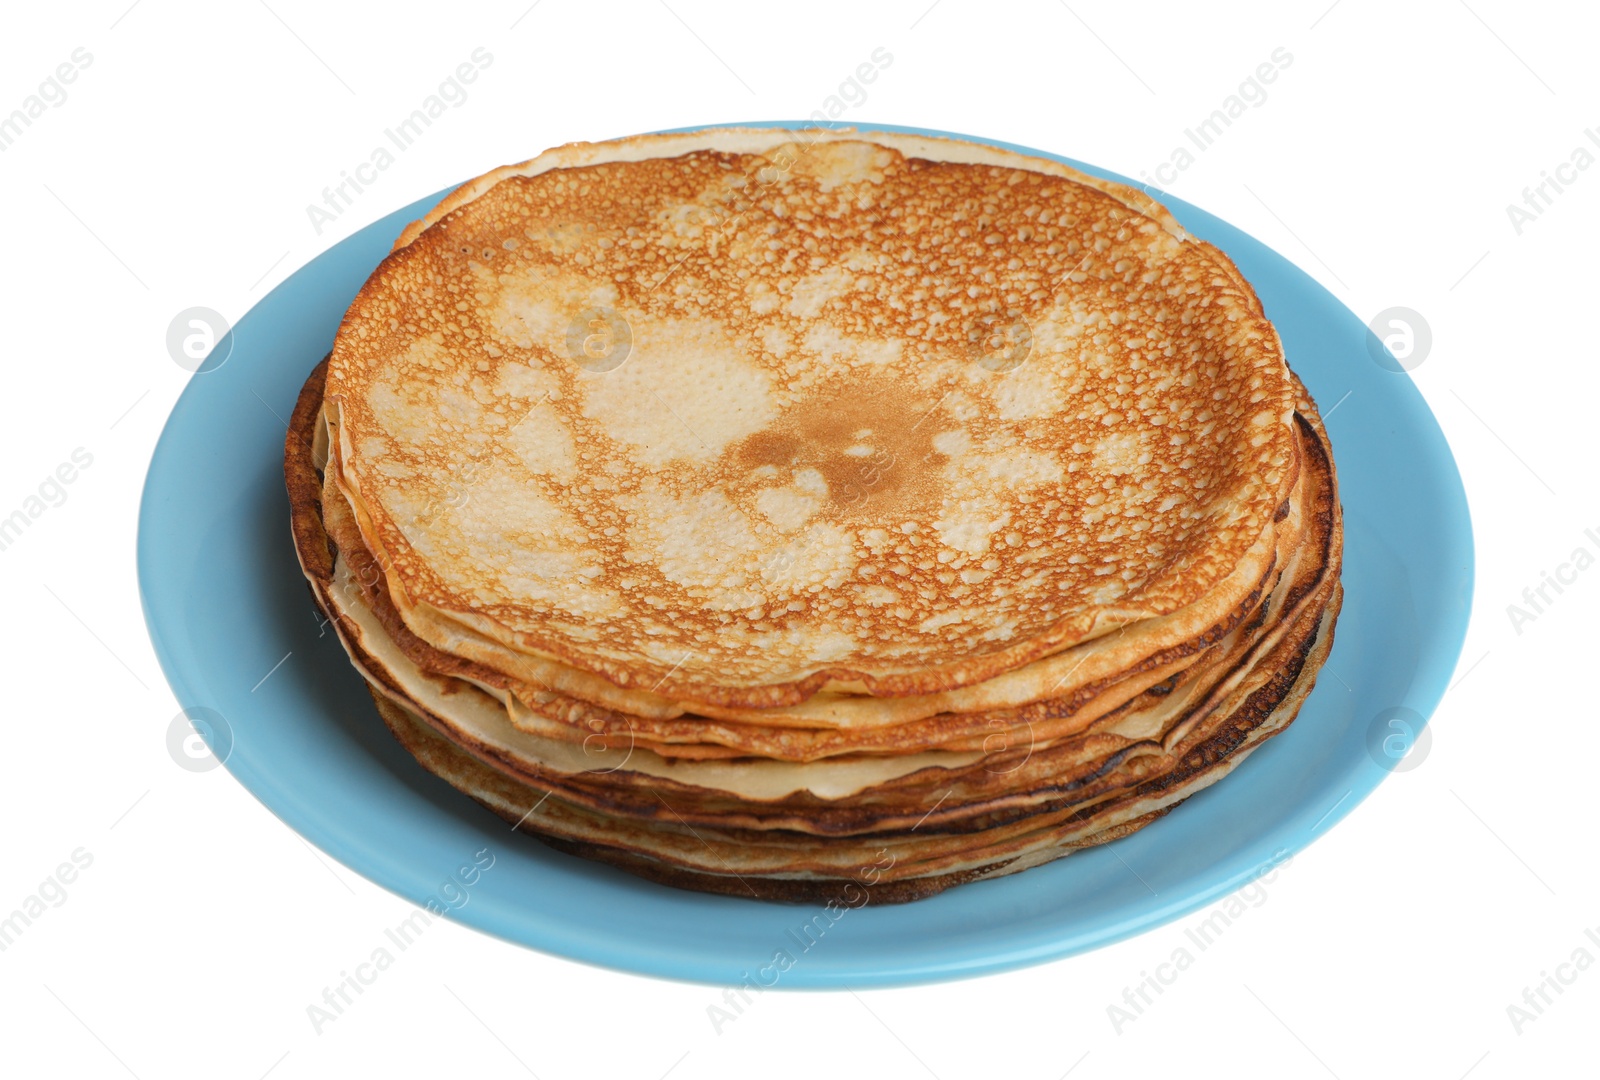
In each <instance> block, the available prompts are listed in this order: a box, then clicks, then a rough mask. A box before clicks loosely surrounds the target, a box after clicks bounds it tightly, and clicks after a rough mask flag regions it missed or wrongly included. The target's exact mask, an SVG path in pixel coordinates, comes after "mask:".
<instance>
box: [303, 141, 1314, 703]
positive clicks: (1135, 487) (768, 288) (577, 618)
mask: <svg viewBox="0 0 1600 1080" xmlns="http://www.w3.org/2000/svg"><path fill="white" fill-rule="evenodd" d="M1290 379H1291V377H1290V375H1289V373H1288V370H1287V368H1286V366H1285V364H1284V362H1283V356H1282V352H1281V348H1280V345H1279V342H1278V339H1277V335H1276V333H1275V332H1274V330H1273V328H1272V326H1271V324H1270V323H1269V322H1268V321H1267V320H1266V318H1265V317H1264V316H1263V315H1262V314H1261V311H1260V308H1259V304H1258V303H1257V302H1256V300H1255V298H1254V295H1253V294H1252V293H1251V292H1250V290H1249V288H1248V286H1247V285H1245V284H1244V283H1243V282H1242V281H1241V280H1240V278H1239V276H1238V274H1237V271H1236V270H1235V269H1234V268H1233V266H1232V265H1231V264H1230V263H1228V261H1227V260H1226V258H1225V257H1224V256H1222V255H1221V254H1220V253H1219V252H1217V251H1216V250H1215V249H1213V248H1211V247H1210V246H1209V245H1206V244H1204V243H1201V242H1198V241H1196V240H1194V239H1192V238H1190V237H1188V236H1187V235H1186V234H1185V233H1184V232H1183V231H1182V229H1181V228H1179V227H1178V226H1177V224H1176V223H1175V222H1174V221H1173V220H1172V219H1171V217H1170V216H1169V215H1167V214H1166V213H1165V211H1162V210H1160V209H1159V208H1157V207H1155V206H1153V204H1151V203H1150V202H1149V200H1147V199H1145V198H1144V197H1143V196H1141V195H1139V194H1138V193H1137V192H1134V191H1131V190H1129V189H1125V188H1121V187H1119V186H1117V185H1113V184H1109V183H1106V182H1104V181H1100V180H1095V179H1092V178H1089V177H1086V176H1083V175H1081V174H1078V173H1076V172H1074V171H1072V170H1070V169H1067V168H1066V167H1064V166H1060V165H1057V164H1055V163H1053V162H1046V161H1041V160H1039V159H1034V158H1029V157H1025V156H1023V155H1019V154H1013V153H1009V152H1006V151H1001V150H993V149H989V148H980V147H975V146H973V145H972V144H965V143H956V142H948V143H947V142H945V141H943V140H938V139H928V138H921V137H912V136H892V135H886V134H879V133H873V134H870V135H856V134H852V133H833V134H828V135H823V134H819V133H808V134H806V135H805V136H804V137H803V138H799V137H797V135H796V133H794V132H781V131H765V132H764V131H752V130H749V129H744V130H734V131H729V130H723V131H720V132H709V133H701V134H690V135H680V136H655V137H642V138H637V139H628V140H622V141H619V142H616V143H605V144H591V145H579V146H576V147H568V148H563V149H562V150H557V151H552V152H550V153H548V154H545V155H542V156H541V157H539V158H536V159H534V160H533V161H531V162H527V163H525V164H523V165H521V166H512V167H509V168H507V169H502V170H498V171H496V172H494V173H491V174H488V176H486V177H484V178H481V179H480V180H478V181H475V182H474V183H473V184H471V185H469V186H468V188H467V189H463V190H462V191H461V192H458V193H457V194H456V195H454V196H452V197H451V198H450V199H448V200H447V201H446V202H445V203H444V204H443V205H442V206H441V208H440V210H439V211H437V212H436V213H435V214H434V215H432V216H431V217H430V218H429V219H428V220H427V221H425V222H422V223H419V226H418V227H414V228H413V229H412V230H408V233H407V234H406V235H405V236H403V237H402V246H399V247H397V249H396V250H395V252H394V253H393V254H391V255H390V256H389V258H388V259H386V260H385V262H384V263H383V265H382V266H380V267H379V269H378V270H377V272H376V273H374V274H373V276H372V277H371V278H370V279H369V280H368V282H367V284H366V286H365V287H364V288H363V289H362V291H361V294H360V295H359V296H358V297H357V299H356V301H355V303H354V304H353V305H352V306H351V308H350V310H349V312H348V313H347V315H346V318H345V321H344V323H343V325H342V326H341V328H340V331H339V334H338V338H337V340H336V343H335V346H334V350H333V353H332V357H331V360H330V363H329V367H328V375H327V387H326V400H327V408H328V410H329V412H330V414H331V416H332V417H334V418H335V419H336V426H337V431H338V439H337V445H336V446H335V447H333V448H332V449H333V458H334V461H335V463H336V465H337V478H338V482H339V486H340V487H341V488H342V489H343V491H344V493H345V495H346V496H347V497H348V499H349V501H350V504H351V509H352V511H353V512H354V515H355V518H356V521H357V522H358V523H359V526H360V529H361V532H362V535H363V537H364V538H365V539H366V542H367V547H368V548H369V549H370V550H371V552H372V554H373V556H374V557H375V558H376V559H377V560H378V561H379V562H380V564H381V565H382V566H383V568H384V575H385V579H386V582H387V585H388V587H389V589H390V591H391V593H392V595H393V599H394V602H395V606H396V608H397V609H398V610H399V612H400V615H401V617H402V618H403V619H404V620H405V622H406V624H407V625H408V626H409V627H410V628H411V629H412V630H413V632H415V633H416V634H417V636H418V637H420V638H422V639H424V640H427V641H430V642H433V643H434V644H436V645H438V646H440V647H447V646H448V645H449V644H450V643H451V642H452V641H455V640H457V639H459V637H460V635H461V634H462V633H463V632H466V633H469V634H471V635H473V636H481V637H483V638H486V639H489V640H491V641H494V642H497V643H499V644H500V645H501V646H502V647H504V648H507V649H511V650H515V651H518V652H522V653H526V654H528V655H531V656H537V657H544V658H549V659H552V660H556V661H559V662H560V663H562V664H565V665H570V666H571V667H573V668H576V669H578V670H581V671H589V672H594V673H596V674H598V675H600V676H602V677H603V678H605V679H607V680H609V681H611V682H613V683H615V684H617V685H618V686H621V687H629V688H642V689H645V690H650V691H656V692H659V693H661V694H667V695H671V696H673V697H676V698H679V699H683V700H690V701H706V702H711V703H717V704H725V705H750V706H772V705H778V704H783V703H792V702H796V701H802V700H804V699H806V698H807V697H809V696H811V695H813V694H815V693H817V692H818V691H823V690H827V691H829V692H841V691H842V692H846V693H858V694H871V695H878V696H895V695H914V694H926V693H930V692H933V691H942V690H947V689H950V688H953V687H959V686H965V685H971V684H973V683H977V682H981V681H983V680H986V679H991V678H993V677H995V676H997V675H999V674H1002V673H1004V672H1007V671H1010V670H1013V669H1016V668H1018V667H1020V666H1022V665H1024V664H1028V663H1029V662H1031V661H1034V660H1037V659H1039V658H1041V657H1045V656H1049V655H1051V654H1054V653H1057V652H1060V651H1061V650H1063V649H1065V648H1068V647H1070V646H1072V645H1074V644H1076V643H1078V642H1082V641H1085V640H1088V639H1090V638H1093V637H1096V636H1098V635H1102V634H1105V633H1107V632H1108V631H1111V630H1114V629H1117V628H1119V627H1122V626H1125V625H1127V624H1129V623H1132V622H1135V621H1138V620H1141V619H1146V618H1150V617H1153V616H1160V615H1167V614H1170V613H1174V612H1179V611H1181V610H1183V609H1185V608H1187V607H1189V606H1190V605H1192V604H1194V603H1195V602H1196V601H1197V600H1199V599H1200V598H1202V597H1204V596H1206V595H1207V594H1208V592H1210V591H1211V590H1213V589H1215V588H1217V587H1218V586H1220V585H1222V584H1223V583H1224V582H1225V581H1228V580H1244V579H1247V578H1248V577H1249V575H1248V574H1245V575H1240V574H1239V573H1237V571H1238V570H1239V568H1240V566H1241V563H1243V562H1246V561H1248V560H1247V559H1246V556H1247V554H1248V553H1250V552H1252V551H1253V550H1254V551H1260V552H1263V553H1264V554H1262V555H1261V556H1260V557H1261V558H1262V559H1263V560H1264V561H1263V563H1262V567H1263V570H1264V569H1265V567H1266V566H1267V565H1269V564H1270V558H1271V545H1263V544H1262V543H1261V539H1262V537H1263V535H1264V534H1267V533H1269V532H1270V530H1271V529H1272V526H1273V520H1274V515H1275V513H1276V512H1277V511H1278V509H1279V508H1280V506H1281V505H1282V504H1283V502H1284V499H1285V497H1286V495H1287V493H1288V491H1289V489H1290V487H1291V485H1292V484H1293V482H1294V479H1295V469H1296V463H1297V457H1296V451H1295V435H1294V430H1293V427H1292V415H1293V412H1294V401H1295V391H1294V389H1293V387H1292V385H1291V382H1290ZM1230 575H1232V578H1231V579H1230Z"/></svg>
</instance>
